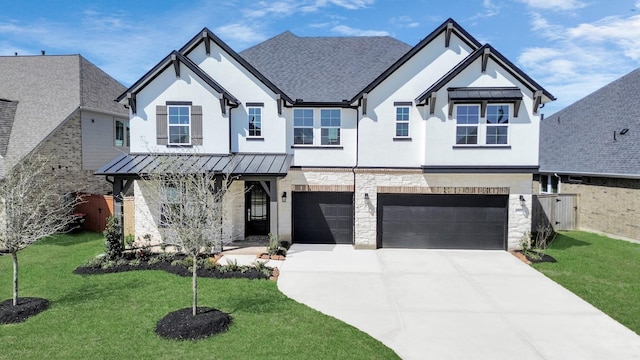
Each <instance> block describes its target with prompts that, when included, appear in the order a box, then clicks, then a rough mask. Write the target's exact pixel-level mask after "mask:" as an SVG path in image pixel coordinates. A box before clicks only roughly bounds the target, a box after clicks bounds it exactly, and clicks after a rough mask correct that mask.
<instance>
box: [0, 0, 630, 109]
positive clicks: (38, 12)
mask: <svg viewBox="0 0 640 360" xmlns="http://www.w3.org/2000/svg"><path fill="white" fill-rule="evenodd" d="M0 5H1V9H2V11H1V12H0V55H9V56H11V55H13V54H14V53H16V52H17V53H18V54H19V55H37V54H40V51H41V50H45V51H46V53H47V54H78V53H79V54H82V55H83V56H84V57H86V58H87V59H88V60H89V61H91V62H93V63H94V64H96V65H97V66H99V67H100V68H102V69H103V70H104V71H106V72H107V73H109V74H110V75H111V76H113V77H114V78H116V79H117V80H119V81H120V82H122V83H123V84H124V85H125V86H129V85H131V84H132V83H133V82H135V81H136V80H137V79H138V78H140V77H141V76H142V75H143V74H145V73H146V72H147V71H148V70H149V69H150V68H151V67H153V66H154V65H155V64H156V63H157V62H158V61H160V60H161V59H162V58H163V57H164V56H166V55H167V54H168V53H169V52H170V51H171V50H174V49H178V48H180V47H181V46H182V45H184V44H185V43H186V42H187V41H188V40H189V39H191V37H193V36H194V35H195V34H196V33H198V32H199V31H200V30H201V29H202V28H203V27H205V26H206V27H208V28H209V29H211V30H212V31H213V32H214V33H216V34H217V35H218V36H219V37H220V38H221V39H222V40H223V41H225V42H226V43H227V44H229V45H230V46H231V47H232V48H233V49H235V50H236V51H241V50H244V49H246V48H248V47H250V46H252V45H254V44H256V43H259V42H261V41H263V40H266V39H268V38H270V37H272V36H275V35H277V34H279V33H281V32H283V31H286V30H290V31H292V32H293V33H294V34H296V35H298V36H361V35H389V36H393V37H395V38H397V39H399V40H401V41H404V42H406V43H407V44H409V45H412V46H413V45H415V44H416V43H417V42H418V41H420V40H421V39H422V38H424V37H425V36H427V35H428V34H429V33H430V32H431V31H433V30H434V29H435V28H436V27H437V26H438V25H440V24H441V23H442V22H443V21H444V20H446V19H447V18H449V17H451V18H453V19H455V20H456V21H457V22H458V23H459V24H460V25H462V26H463V27H464V28H465V29H466V30H467V31H468V32H469V33H471V35H473V36H474V37H476V38H477V39H478V40H479V41H480V42H482V43H490V44H491V45H493V46H494V47H495V48H496V49H498V51H500V52H501V53H502V54H504V55H505V56H506V57H507V58H509V59H510V60H511V61H512V62H514V63H515V64H516V65H517V66H519V67H520V68H521V69H522V70H524V71H525V72H526V73H527V74H529V75H530V76H531V77H533V78H534V79H535V80H536V81H537V82H538V83H540V84H541V85H542V86H544V87H545V88H546V89H547V90H549V91H550V92H551V93H553V94H554V95H555V96H556V97H557V98H558V100H557V101H555V102H553V103H551V104H548V105H547V106H546V107H545V109H543V112H544V113H545V114H546V115H551V114H552V113H553V112H555V111H557V110H560V109H562V108H563V107H565V106H567V105H570V104H571V103H573V102H574V101H576V100H578V99H580V98H582V97H584V96H585V95H588V94H589V93H591V92H593V91H594V90H596V89H598V88H600V87H602V86H604V85H606V84H607V83H609V82H611V81H613V80H615V79H616V78H618V77H620V76H622V75H624V74H626V73H628V72H630V71H631V70H634V69H636V68H638V67H640V0H464V1H463V0H449V1H442V0H440V1H436V0H413V1H399V0H396V1H393V0H265V1H247V0H197V1H169V0H136V1H131V0H127V1H125V0H112V1H90V0H84V1H82V0H56V1H51V0H22V1H9V0H0Z"/></svg>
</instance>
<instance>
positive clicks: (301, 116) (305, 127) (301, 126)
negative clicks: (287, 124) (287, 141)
mask: <svg viewBox="0 0 640 360" xmlns="http://www.w3.org/2000/svg"><path fill="white" fill-rule="evenodd" d="M293 143H294V144H295V145H313V109H293Z"/></svg>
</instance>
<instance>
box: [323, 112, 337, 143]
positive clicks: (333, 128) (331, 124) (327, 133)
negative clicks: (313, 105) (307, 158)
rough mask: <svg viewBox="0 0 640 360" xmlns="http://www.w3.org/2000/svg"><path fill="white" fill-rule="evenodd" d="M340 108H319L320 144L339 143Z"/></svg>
mask: <svg viewBox="0 0 640 360" xmlns="http://www.w3.org/2000/svg"><path fill="white" fill-rule="evenodd" d="M340 125H341V124H340V109H321V110H320V145H340Z"/></svg>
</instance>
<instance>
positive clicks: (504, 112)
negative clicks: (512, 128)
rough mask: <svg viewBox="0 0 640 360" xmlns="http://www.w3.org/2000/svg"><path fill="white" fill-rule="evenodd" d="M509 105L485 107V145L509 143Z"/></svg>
mask: <svg viewBox="0 0 640 360" xmlns="http://www.w3.org/2000/svg"><path fill="white" fill-rule="evenodd" d="M509 115H510V114H509V105H487V135H486V144H487V145H506V144H508V143H509V141H508V140H509V137H508V135H509V117H510V116H509Z"/></svg>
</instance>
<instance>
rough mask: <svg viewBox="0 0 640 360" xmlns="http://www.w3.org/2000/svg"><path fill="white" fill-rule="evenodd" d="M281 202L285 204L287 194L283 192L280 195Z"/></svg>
mask: <svg viewBox="0 0 640 360" xmlns="http://www.w3.org/2000/svg"><path fill="white" fill-rule="evenodd" d="M282 202H283V203H286V202H287V192H286V191H284V192H283V193H282Z"/></svg>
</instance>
